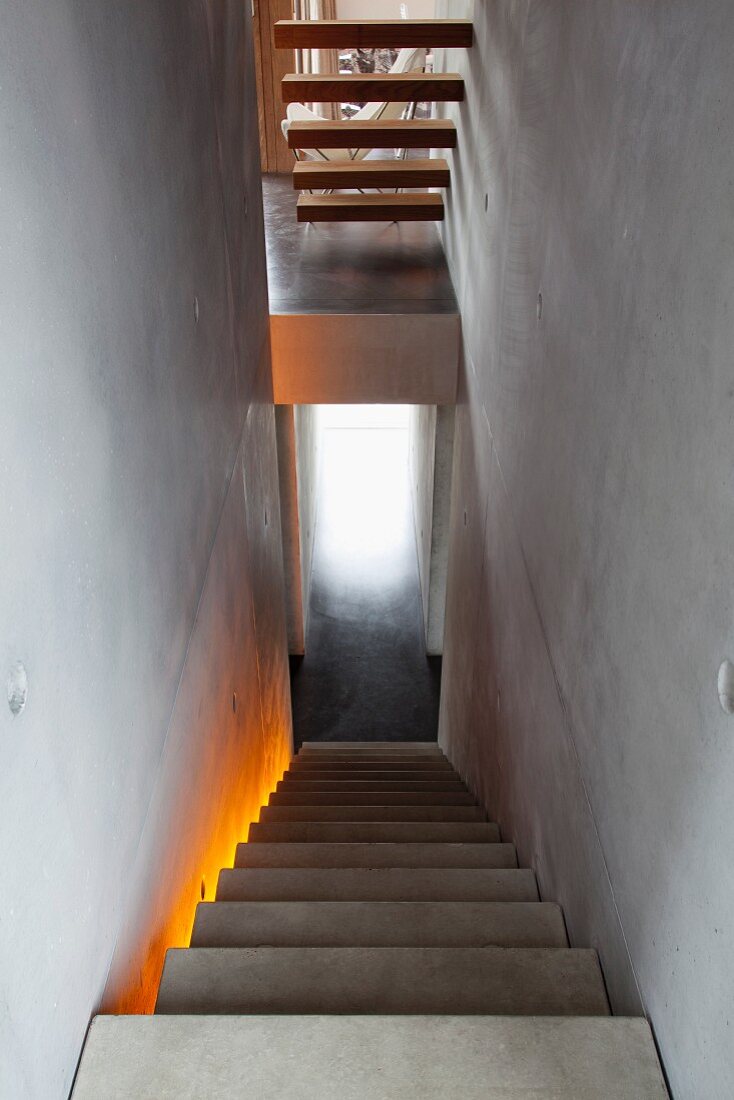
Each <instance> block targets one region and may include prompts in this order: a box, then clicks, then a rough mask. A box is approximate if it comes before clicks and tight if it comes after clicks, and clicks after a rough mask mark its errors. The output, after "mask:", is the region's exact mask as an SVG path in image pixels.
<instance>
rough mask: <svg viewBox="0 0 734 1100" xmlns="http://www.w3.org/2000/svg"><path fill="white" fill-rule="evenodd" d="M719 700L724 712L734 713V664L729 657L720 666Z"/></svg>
mask: <svg viewBox="0 0 734 1100" xmlns="http://www.w3.org/2000/svg"><path fill="white" fill-rule="evenodd" d="M718 687H719V702H720V703H721V709H722V710H723V712H724V714H734V664H732V663H731V661H730V660H729V659H728V658H727V659H726V660H724V661H722V662H721V665H720V667H719V683H718Z"/></svg>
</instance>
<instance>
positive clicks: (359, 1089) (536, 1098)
mask: <svg viewBox="0 0 734 1100" xmlns="http://www.w3.org/2000/svg"><path fill="white" fill-rule="evenodd" d="M274 1051H275V1052H278V1054H279V1055H282V1056H276V1057H273V1052H274ZM376 1051H379V1073H376V1072H375V1052H376ZM437 1052H439V1054H440V1056H439V1057H437V1056H436V1053H437ZM243 1096H253V1097H255V1096H256V1097H257V1100H406V1098H413V1097H420V1100H541V1098H542V1100H561V1098H562V1100H665V1098H666V1097H667V1092H666V1089H665V1084H664V1082H663V1077H662V1074H661V1072H660V1066H659V1063H658V1059H657V1055H656V1052H655V1044H654V1042H653V1039H652V1035H651V1033H650V1027H649V1025H648V1023H647V1021H646V1020H642V1019H630V1018H625V1017H617V1018H611V1017H609V1018H603V1017H580V1018H575V1017H549V1016H546V1017H518V1016H514V1017H507V1016H471V1017H466V1016H420V1017H415V1016H399V1017H395V1016H336V1017H335V1016H323V1015H313V1016H244V1017H243V1016H97V1017H96V1018H95V1019H94V1020H93V1022H92V1026H91V1028H90V1032H89V1037H88V1039H87V1043H86V1046H85V1048H84V1055H83V1057H82V1061H81V1066H80V1069H79V1074H78V1077H77V1081H76V1085H75V1088H74V1093H73V1100H100V1097H104V1100H132V1098H133V1097H134V1098H135V1100H181V1098H182V1097H192V1098H193V1097H211V1098H215V1100H242V1097H243Z"/></svg>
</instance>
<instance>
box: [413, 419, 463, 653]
mask: <svg viewBox="0 0 734 1100" xmlns="http://www.w3.org/2000/svg"><path fill="white" fill-rule="evenodd" d="M454 416H455V408H454V406H453V405H413V406H412V407H411V410H410V451H409V461H410V488H411V495H412V501H413V521H414V523H415V539H416V546H417V549H418V575H419V577H420V585H421V600H422V603H423V628H424V632H425V640H426V652H427V653H428V654H430V655H433V656H438V655H440V654H441V653H443V632H444V617H445V610H446V577H447V572H448V555H449V518H450V508H451V469H452V462H453V451H454Z"/></svg>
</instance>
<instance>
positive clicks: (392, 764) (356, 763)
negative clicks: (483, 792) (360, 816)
mask: <svg viewBox="0 0 734 1100" xmlns="http://www.w3.org/2000/svg"><path fill="white" fill-rule="evenodd" d="M365 771H368V772H372V771H381V772H385V774H386V775H391V774H392V773H393V772H403V771H411V772H421V773H423V772H425V773H427V774H428V777H429V778H442V777H444V776H445V775H447V774H448V775H451V776H452V777H453V778H456V779H458V778H459V777H458V776H457V775H456V772H455V771H454V769H453V768H452V766H451V764H450V763H449V761H448V760H447V759H446V757H445V756H439V755H438V754H436V755H435V756H425V755H423V756H420V755H417V756H415V757H413V758H412V759H411V758H410V757H406V756H403V755H401V756H398V755H396V754H395V753H393V754H392V755H390V754H389V753H388V754H383V753H377V752H374V753H371V754H370V755H369V756H368V757H359V756H357V757H355V756H352V757H348V758H345V757H344V756H343V754H341V753H335V754H334V755H331V754H330V753H326V752H322V753H319V754H318V755H317V756H315V755H313V754H312V755H311V756H308V755H305V756H303V757H302V756H295V757H294V758H293V760H292V761H291V763H290V765H289V767H288V771H287V772H286V773H285V776H284V777H283V778H288V777H291V776H293V777H295V776H297V775H304V776H306V775H310V774H312V773H313V772H329V773H331V772H339V773H340V774H341V773H346V774H347V775H353V776H354V777H355V779H358V778H359V776H360V775H361V773H362V772H365Z"/></svg>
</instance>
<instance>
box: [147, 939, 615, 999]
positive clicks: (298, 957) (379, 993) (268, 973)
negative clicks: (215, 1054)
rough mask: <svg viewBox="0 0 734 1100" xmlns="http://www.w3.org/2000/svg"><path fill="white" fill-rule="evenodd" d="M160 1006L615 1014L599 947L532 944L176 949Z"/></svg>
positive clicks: (168, 962)
mask: <svg viewBox="0 0 734 1100" xmlns="http://www.w3.org/2000/svg"><path fill="white" fill-rule="evenodd" d="M156 1012H157V1013H179V1012H183V1013H190V1012H204V1013H206V1012H211V1013H247V1012H253V1013H259V1012H285V1013H297V1014H301V1013H309V1012H316V1013H322V1012H327V1013H331V1012H333V1013H341V1012H347V1013H357V1014H361V1013H366V1014H369V1013H380V1014H382V1013H396V1014H403V1013H410V1014H420V1015H422V1014H434V1013H451V1014H455V1013H462V1014H467V1015H472V1014H474V1013H493V1014H494V1013H497V1014H500V1015H516V1014H517V1015H526V1014H529V1015H552V1016H565V1015H571V1014H573V1015H578V1016H603V1015H606V1014H608V1012H609V1005H608V1002H607V996H606V991H605V988H604V981H603V979H602V976H601V970H600V968H599V961H598V959H597V956H596V952H595V951H591V950H585V949H571V948H559V947H553V948H529V947H506V948H505V947H448V948H443V947H276V948H271V947H256V948H235V947H227V948H214V947H190V948H184V949H181V948H174V949H171V950H169V951H168V952H167V954H166V961H165V965H164V967H163V975H162V977H161V984H160V989H159V992H158V1000H157V1002H156Z"/></svg>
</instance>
